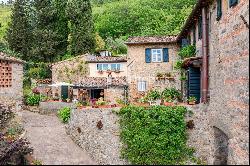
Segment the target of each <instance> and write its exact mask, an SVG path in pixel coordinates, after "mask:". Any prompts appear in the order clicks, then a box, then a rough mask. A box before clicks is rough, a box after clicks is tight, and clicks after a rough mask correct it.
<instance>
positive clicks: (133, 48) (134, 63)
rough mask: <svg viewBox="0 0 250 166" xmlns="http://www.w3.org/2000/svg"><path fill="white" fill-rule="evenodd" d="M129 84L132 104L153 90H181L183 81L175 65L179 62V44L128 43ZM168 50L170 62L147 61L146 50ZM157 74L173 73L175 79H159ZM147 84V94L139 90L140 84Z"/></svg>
mask: <svg viewBox="0 0 250 166" xmlns="http://www.w3.org/2000/svg"><path fill="white" fill-rule="evenodd" d="M127 45H128V72H127V73H128V74H127V75H128V77H127V80H128V84H129V99H130V101H131V102H137V101H138V99H140V98H141V97H143V96H144V95H145V94H146V93H147V92H148V91H150V90H151V89H158V90H163V89H165V88H167V87H175V88H176V89H179V90H180V89H181V81H180V80H179V76H178V73H177V72H176V71H175V70H174V64H175V62H176V61H177V60H178V56H177V52H178V50H179V46H178V45H177V43H174V42H173V43H146V42H145V43H141V44H131V43H128V44H127ZM164 48H168V56H169V60H168V62H150V63H147V62H146V61H145V50H146V49H164ZM157 73H171V75H172V77H173V79H162V80H158V79H157ZM141 81H144V82H146V89H145V92H140V91H139V90H138V82H141Z"/></svg>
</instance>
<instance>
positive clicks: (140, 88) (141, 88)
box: [138, 81, 146, 92]
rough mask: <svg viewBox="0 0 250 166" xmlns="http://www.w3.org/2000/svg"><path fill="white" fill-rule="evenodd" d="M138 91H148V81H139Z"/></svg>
mask: <svg viewBox="0 0 250 166" xmlns="http://www.w3.org/2000/svg"><path fill="white" fill-rule="evenodd" d="M138 91H139V92H145V91H146V81H139V82H138Z"/></svg>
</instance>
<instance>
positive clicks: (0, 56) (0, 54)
mask: <svg viewBox="0 0 250 166" xmlns="http://www.w3.org/2000/svg"><path fill="white" fill-rule="evenodd" d="M0 60H6V61H11V62H16V63H25V61H23V60H21V59H18V58H15V57H12V56H8V55H6V54H5V53H3V52H0Z"/></svg>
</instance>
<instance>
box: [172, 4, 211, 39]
mask: <svg viewBox="0 0 250 166" xmlns="http://www.w3.org/2000/svg"><path fill="white" fill-rule="evenodd" d="M209 3H210V0H198V2H197V3H196V5H195V6H194V9H193V10H192V12H191V14H190V15H189V17H188V18H187V20H186V22H185V24H184V26H183V28H182V30H181V32H180V33H179V35H178V36H177V42H178V41H180V40H181V38H182V37H183V36H185V35H186V33H187V32H188V31H189V28H190V27H192V26H193V22H194V20H195V19H197V15H198V13H199V12H200V10H201V9H202V7H205V6H207V5H208V4H209Z"/></svg>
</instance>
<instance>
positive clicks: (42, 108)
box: [38, 102, 75, 114]
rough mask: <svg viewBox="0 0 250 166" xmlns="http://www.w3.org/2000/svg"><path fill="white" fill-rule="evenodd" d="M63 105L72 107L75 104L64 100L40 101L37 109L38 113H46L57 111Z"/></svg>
mask: <svg viewBox="0 0 250 166" xmlns="http://www.w3.org/2000/svg"><path fill="white" fill-rule="evenodd" d="M64 107H70V108H74V107H75V104H74V103H65V102H40V104H39V107H38V109H39V112H40V113H43V114H46V113H57V111H58V110H60V109H62V108H64Z"/></svg>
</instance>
